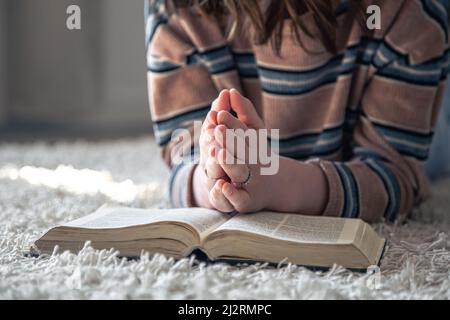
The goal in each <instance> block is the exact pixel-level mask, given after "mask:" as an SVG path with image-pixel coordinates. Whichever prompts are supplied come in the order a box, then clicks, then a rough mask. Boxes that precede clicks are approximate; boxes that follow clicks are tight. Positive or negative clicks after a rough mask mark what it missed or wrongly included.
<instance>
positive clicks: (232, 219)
mask: <svg viewBox="0 0 450 320" xmlns="http://www.w3.org/2000/svg"><path fill="white" fill-rule="evenodd" d="M88 240H90V241H91V242H92V246H93V247H94V248H97V249H110V248H115V249H117V250H119V251H120V254H121V255H122V256H125V257H138V256H140V254H141V252H142V251H146V252H150V253H156V252H159V253H163V254H166V255H169V256H173V257H176V258H180V257H185V256H188V255H190V254H191V253H192V252H193V251H194V250H197V249H199V250H201V251H203V252H204V253H205V254H206V255H207V256H208V258H209V259H210V260H233V261H235V262H236V261H242V262H246V261H252V262H254V261H261V262H271V263H279V262H280V261H283V260H284V261H289V262H292V263H294V264H299V265H305V266H314V267H331V266H333V264H335V263H336V264H339V265H342V266H344V267H347V268H352V269H365V268H367V267H369V266H371V265H376V264H378V263H379V260H380V259H381V256H382V254H383V249H384V245H385V239H383V238H380V237H379V236H378V235H377V234H376V233H375V231H374V230H373V229H372V228H371V227H370V226H369V225H368V224H367V223H365V222H363V221H362V220H358V219H342V218H331V217H311V216H302V215H298V214H285V213H276V212H259V213H254V214H243V215H240V214H238V215H229V214H224V213H220V212H217V211H213V210H207V209H168V210H157V209H131V208H124V207H108V206H103V207H101V208H100V209H99V210H97V211H96V212H95V213H93V214H91V215H88V216H86V217H84V218H81V219H78V220H75V221H72V222H70V223H67V224H65V225H62V226H59V227H55V228H53V229H51V230H49V231H48V232H47V233H46V234H45V235H44V236H43V237H42V238H40V239H39V240H37V241H36V242H35V244H34V246H33V249H32V250H33V251H34V253H36V254H41V253H51V252H52V251H53V248H54V247H55V245H58V246H59V248H60V249H61V250H70V251H72V252H78V251H79V250H81V248H82V247H83V246H84V243H85V242H86V241H88Z"/></svg>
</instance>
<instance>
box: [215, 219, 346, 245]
mask: <svg viewBox="0 0 450 320" xmlns="http://www.w3.org/2000/svg"><path fill="white" fill-rule="evenodd" d="M346 222H348V219H347V220H346V219H340V218H331V217H312V216H303V215H298V214H285V213H275V212H259V213H254V214H245V215H237V216H235V217H233V218H232V219H230V220H229V221H227V222H226V223H224V224H223V225H221V226H220V227H219V228H218V229H217V231H219V230H239V231H246V232H251V233H256V234H261V235H263V236H268V237H272V238H278V239H282V240H288V241H296V242H308V243H314V242H319V243H336V242H341V241H343V240H344V239H345V238H348V236H347V235H346V236H345V237H344V236H343V235H344V227H345V224H346ZM346 229H348V228H346ZM345 233H348V232H345ZM345 240H349V239H345Z"/></svg>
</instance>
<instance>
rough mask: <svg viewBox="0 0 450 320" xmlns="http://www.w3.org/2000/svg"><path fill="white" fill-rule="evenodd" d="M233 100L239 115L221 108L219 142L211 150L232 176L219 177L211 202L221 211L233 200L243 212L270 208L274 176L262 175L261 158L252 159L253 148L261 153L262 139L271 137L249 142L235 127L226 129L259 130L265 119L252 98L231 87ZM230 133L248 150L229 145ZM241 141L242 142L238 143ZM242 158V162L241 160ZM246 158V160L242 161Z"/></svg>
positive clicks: (216, 135) (234, 204) (233, 205)
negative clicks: (250, 160)
mask: <svg viewBox="0 0 450 320" xmlns="http://www.w3.org/2000/svg"><path fill="white" fill-rule="evenodd" d="M230 103H231V106H232V108H233V110H235V111H236V113H237V115H238V117H239V119H237V118H235V117H234V116H233V115H231V114H230V113H229V112H227V111H220V112H219V113H218V114H217V123H218V125H217V126H216V127H215V129H214V137H215V141H216V145H213V146H212V152H211V155H214V157H215V159H216V161H217V162H218V163H219V164H220V166H221V168H222V169H223V171H224V172H225V173H226V175H227V176H228V179H229V180H226V179H218V180H217V182H216V183H215V185H214V187H213V188H212V190H211V191H210V201H211V204H212V205H213V206H214V207H215V208H216V209H218V210H220V211H223V210H221V209H220V208H221V207H224V208H226V207H227V206H228V204H229V205H231V206H232V207H233V208H234V209H235V210H236V211H238V212H241V213H245V212H253V211H258V210H261V209H264V208H270V207H271V204H272V196H271V194H273V193H271V192H270V191H269V190H270V189H268V186H270V185H271V183H272V181H271V180H273V179H274V176H265V175H261V170H260V169H261V165H260V163H259V161H258V163H256V164H250V163H248V160H249V156H248V155H249V154H250V152H256V155H258V154H259V153H258V150H257V148H258V147H260V143H267V139H265V140H264V141H257V142H256V145H248V144H247V143H246V141H245V138H244V137H243V136H239V135H237V134H236V133H234V132H232V131H231V130H228V131H227V132H226V130H227V129H234V130H236V129H242V130H244V132H245V131H246V130H249V129H250V130H251V129H254V130H259V129H263V128H264V123H263V121H262V119H261V118H260V117H259V115H258V114H257V113H256V110H255V108H254V106H253V104H252V103H251V102H250V100H248V99H246V98H244V97H243V96H241V95H240V94H239V92H238V91H236V90H231V91H230ZM226 134H228V135H231V134H233V138H234V141H235V146H236V145H239V143H240V145H241V146H244V148H245V150H237V148H235V147H230V146H228V145H227V138H228V139H230V136H227V137H226ZM228 141H229V140H228ZM237 141H239V142H238V143H236V142H237ZM254 143H255V141H254ZM266 147H267V148H266V149H265V150H270V149H269V146H266ZM269 152H270V151H269ZM253 154H255V153H253ZM238 159H239V160H241V162H238ZM244 159H245V163H243V161H242V160H244ZM227 211H228V210H227Z"/></svg>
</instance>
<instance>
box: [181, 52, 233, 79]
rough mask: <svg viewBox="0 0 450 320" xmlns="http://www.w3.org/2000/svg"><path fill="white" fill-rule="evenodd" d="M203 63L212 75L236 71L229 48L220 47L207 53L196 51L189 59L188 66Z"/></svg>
mask: <svg viewBox="0 0 450 320" xmlns="http://www.w3.org/2000/svg"><path fill="white" fill-rule="evenodd" d="M196 63H203V64H205V66H206V67H207V68H208V71H209V73H210V74H215V75H216V74H220V73H224V72H228V71H231V70H234V69H236V64H235V61H234V59H233V55H232V53H231V50H230V48H229V46H220V47H216V48H212V49H209V50H206V51H201V52H199V51H195V52H193V53H192V54H190V55H189V56H188V57H187V64H188V65H192V64H196Z"/></svg>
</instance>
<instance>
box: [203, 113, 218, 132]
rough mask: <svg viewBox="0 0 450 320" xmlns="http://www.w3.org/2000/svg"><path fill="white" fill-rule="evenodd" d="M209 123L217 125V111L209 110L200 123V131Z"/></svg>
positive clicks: (208, 125)
mask: <svg viewBox="0 0 450 320" xmlns="http://www.w3.org/2000/svg"><path fill="white" fill-rule="evenodd" d="M211 125H215V126H216V125H217V111H214V110H210V111H209V112H208V114H207V115H206V117H205V121H203V124H202V132H203V131H205V130H206V129H207V128H208V127H210V126H211Z"/></svg>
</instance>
